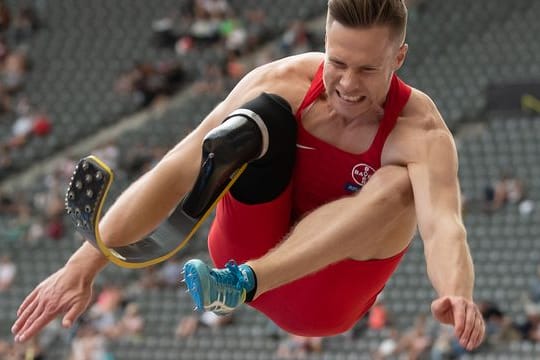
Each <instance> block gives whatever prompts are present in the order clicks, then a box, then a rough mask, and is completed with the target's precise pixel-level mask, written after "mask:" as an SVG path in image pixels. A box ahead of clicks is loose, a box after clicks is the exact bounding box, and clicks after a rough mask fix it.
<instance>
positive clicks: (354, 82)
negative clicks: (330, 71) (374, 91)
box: [339, 70, 360, 91]
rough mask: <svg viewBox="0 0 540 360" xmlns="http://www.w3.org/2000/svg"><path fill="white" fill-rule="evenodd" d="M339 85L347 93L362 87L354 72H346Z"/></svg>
mask: <svg viewBox="0 0 540 360" xmlns="http://www.w3.org/2000/svg"><path fill="white" fill-rule="evenodd" d="M339 85H340V88H341V89H343V90H346V91H351V90H355V89H356V88H358V87H359V85H360V78H359V76H358V74H356V73H355V72H354V71H353V70H346V71H344V72H343V73H342V75H341V78H340V80H339Z"/></svg>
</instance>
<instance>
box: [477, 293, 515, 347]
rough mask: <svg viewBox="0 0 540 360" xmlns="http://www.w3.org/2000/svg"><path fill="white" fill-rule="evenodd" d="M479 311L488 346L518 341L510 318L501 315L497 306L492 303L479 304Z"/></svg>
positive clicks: (483, 302)
mask: <svg viewBox="0 0 540 360" xmlns="http://www.w3.org/2000/svg"><path fill="white" fill-rule="evenodd" d="M479 306H480V311H481V312H482V316H483V317H484V321H485V322H486V340H487V343H488V344H490V345H501V344H503V343H507V342H509V341H515V340H518V339H519V333H518V331H517V330H516V329H515V327H514V324H513V321H512V319H511V318H510V317H508V316H507V315H506V314H504V313H503V311H502V310H501V309H500V308H499V306H498V305H497V304H495V303H493V302H492V301H482V302H480V303H479Z"/></svg>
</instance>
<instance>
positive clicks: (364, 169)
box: [351, 164, 375, 187]
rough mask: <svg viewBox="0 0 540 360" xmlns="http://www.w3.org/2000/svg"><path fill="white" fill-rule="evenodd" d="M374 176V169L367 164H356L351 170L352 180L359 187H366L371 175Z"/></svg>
mask: <svg viewBox="0 0 540 360" xmlns="http://www.w3.org/2000/svg"><path fill="white" fill-rule="evenodd" d="M373 174H375V169H374V168H372V167H371V166H369V165H367V164H357V165H355V166H354V167H353V169H352V173H351V175H352V178H353V180H354V182H355V183H357V184H358V185H360V187H362V186H364V185H366V183H367V182H368V180H369V178H370V177H371V175H373Z"/></svg>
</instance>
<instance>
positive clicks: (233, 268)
mask: <svg viewBox="0 0 540 360" xmlns="http://www.w3.org/2000/svg"><path fill="white" fill-rule="evenodd" d="M184 280H185V282H186V285H187V288H188V292H189V293H190V295H191V297H192V298H193V301H194V302H195V305H196V308H195V309H196V310H199V311H202V310H203V309H204V310H207V311H212V312H214V313H216V314H217V315H226V314H229V313H231V312H232V311H233V310H234V309H236V308H237V307H238V306H240V305H241V304H243V303H244V302H245V300H246V293H247V292H249V291H250V290H252V289H253V287H254V276H253V270H251V268H250V267H249V266H247V265H240V266H238V265H236V263H235V262H234V261H233V260H230V261H229V262H228V263H227V264H226V265H225V268H224V269H211V268H210V267H209V266H207V265H206V264H205V263H203V262H202V261H201V260H197V259H194V260H189V261H188V262H187V263H185V264H184Z"/></svg>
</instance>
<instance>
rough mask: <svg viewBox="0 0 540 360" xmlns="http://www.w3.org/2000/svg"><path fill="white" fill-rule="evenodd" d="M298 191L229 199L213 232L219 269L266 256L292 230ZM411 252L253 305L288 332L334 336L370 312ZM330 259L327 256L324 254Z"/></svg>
mask: <svg viewBox="0 0 540 360" xmlns="http://www.w3.org/2000/svg"><path fill="white" fill-rule="evenodd" d="M291 195H292V186H290V185H289V187H288V188H287V189H286V191H284V192H283V193H282V194H281V195H280V196H279V197H278V198H276V199H275V200H273V201H271V202H268V203H264V204H257V205H246V204H243V203H241V202H239V201H237V200H235V199H234V198H233V197H232V196H231V195H230V194H227V195H226V196H225V197H224V198H223V199H222V200H221V201H220V203H219V204H218V207H217V212H216V219H215V221H214V223H213V224H212V228H211V230H210V234H209V239H208V246H209V251H210V256H211V257H212V260H213V261H214V263H215V265H216V266H218V267H223V266H224V265H225V263H226V262H227V261H228V260H230V259H234V260H235V261H236V262H237V263H239V264H240V263H243V262H246V261H247V260H250V259H256V258H259V257H261V256H262V255H264V254H266V253H267V252H268V251H269V250H270V249H272V248H273V247H275V246H276V245H277V244H278V243H279V242H280V241H281V240H282V239H283V238H284V237H285V235H286V234H287V233H288V232H289V231H290V230H291V226H292V224H291V204H292V200H291V199H292V196H291ZM404 253H405V250H404V251H403V252H401V253H399V254H397V255H395V256H393V257H391V258H388V259H382V260H368V261H353V260H344V261H341V262H339V263H336V264H333V265H330V266H328V267H327V268H325V269H323V270H321V271H319V272H317V273H314V274H311V275H308V276H306V277H303V278H300V279H298V280H296V281H294V282H291V283H289V284H287V285H284V286H281V287H279V288H276V289H273V290H271V291H268V292H266V293H264V294H263V295H261V296H260V297H258V298H257V299H256V300H255V301H252V302H250V303H249V305H251V306H252V307H254V308H255V309H257V310H259V311H261V312H262V313H264V314H265V315H266V316H268V317H269V318H270V319H271V320H272V321H274V322H275V323H276V324H277V325H278V326H279V327H281V328H282V329H284V330H285V331H287V332H290V333H294V334H297V335H303V336H330V335H336V334H339V333H342V332H344V331H346V330H348V329H350V328H351V327H352V326H354V324H355V323H356V322H357V321H358V320H359V319H360V318H361V317H362V316H363V315H364V314H365V313H366V312H367V311H368V310H369V308H370V307H371V306H372V305H373V303H374V301H375V298H376V297H377V295H378V294H379V292H381V291H382V289H383V288H384V286H385V284H386V282H387V281H388V279H389V277H390V276H391V275H392V273H393V272H394V270H395V269H396V267H397V265H398V263H399V262H400V260H401V258H402V257H403V254H404ZM321 256H324V254H321Z"/></svg>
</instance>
